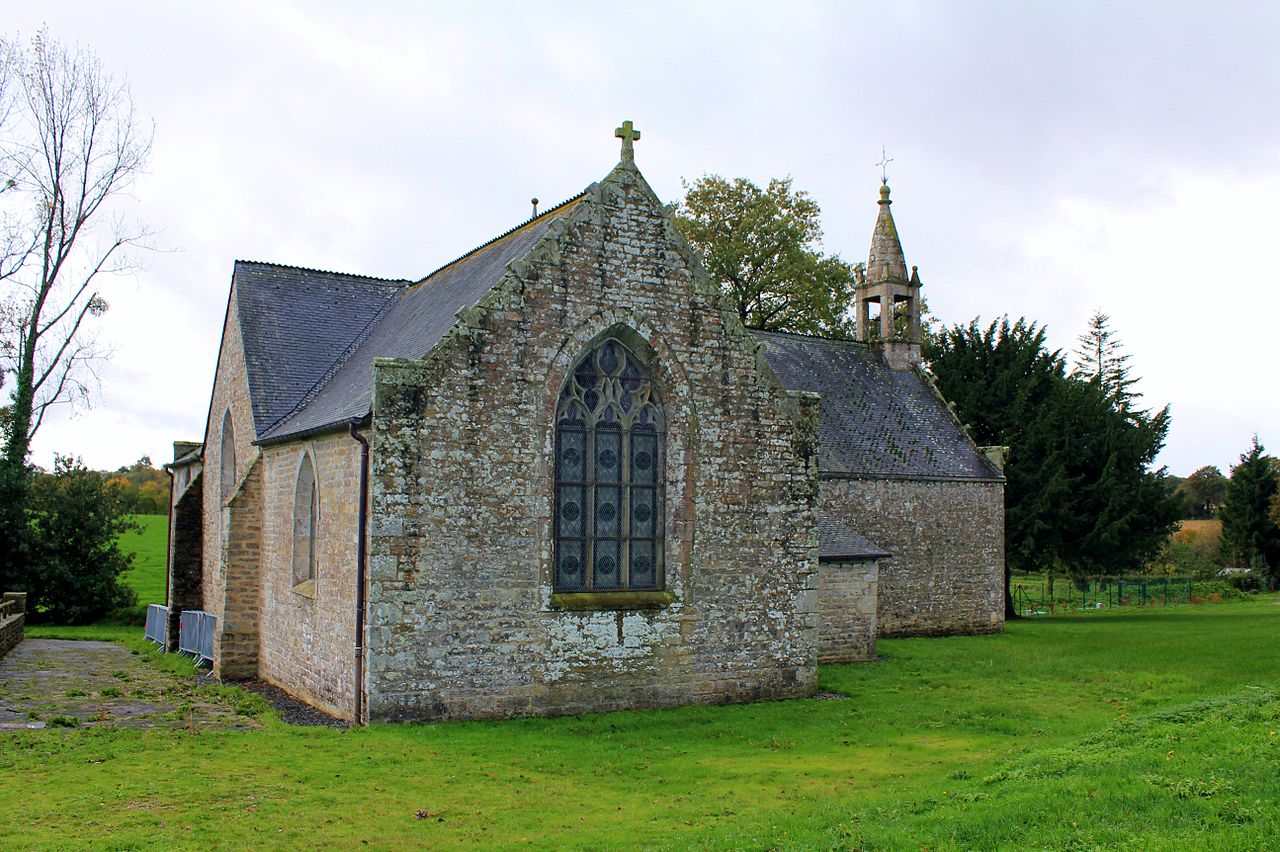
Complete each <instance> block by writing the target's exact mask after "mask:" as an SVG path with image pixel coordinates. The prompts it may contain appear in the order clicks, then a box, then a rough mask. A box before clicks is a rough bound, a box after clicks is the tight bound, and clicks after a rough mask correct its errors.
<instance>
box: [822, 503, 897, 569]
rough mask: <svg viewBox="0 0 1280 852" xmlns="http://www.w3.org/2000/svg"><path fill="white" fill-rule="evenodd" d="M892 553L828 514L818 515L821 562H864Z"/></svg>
mask: <svg viewBox="0 0 1280 852" xmlns="http://www.w3.org/2000/svg"><path fill="white" fill-rule="evenodd" d="M892 555H893V554H891V553H887V552H886V551H884V550H883V549H881V548H880V547H877V546H876V545H874V544H872V543H871V542H870V541H867V539H865V538H863V537H862V536H861V535H859V534H858V533H856V532H854V531H853V530H851V529H849V528H848V527H847V526H845V525H844V524H842V523H840V522H839V521H837V520H835V519H834V518H832V517H829V516H828V515H827V514H825V513H822V514H819V515H818V561H819V562H838V561H845V560H850V561H854V562H863V561H867V560H871V559H884V558H887V557H889V556H892Z"/></svg>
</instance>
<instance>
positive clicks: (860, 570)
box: [818, 559, 880, 663]
mask: <svg viewBox="0 0 1280 852" xmlns="http://www.w3.org/2000/svg"><path fill="white" fill-rule="evenodd" d="M879 573H880V562H879V560H876V559H868V560H857V561H854V560H839V561H831V562H822V563H820V564H819V566H818V662H819V663H853V662H860V661H862V660H870V659H871V658H872V657H874V656H875V654H876V601H877V598H878V594H877V589H876V586H877V582H878V579H879V578H878V575H879Z"/></svg>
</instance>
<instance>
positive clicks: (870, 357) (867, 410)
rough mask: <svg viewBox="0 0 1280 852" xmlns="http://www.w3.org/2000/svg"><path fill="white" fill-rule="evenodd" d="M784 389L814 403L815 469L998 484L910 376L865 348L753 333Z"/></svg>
mask: <svg viewBox="0 0 1280 852" xmlns="http://www.w3.org/2000/svg"><path fill="white" fill-rule="evenodd" d="M752 334H753V335H754V336H755V338H756V339H757V340H759V341H760V342H761V343H763V344H764V345H765V351H764V355H765V358H766V360H767V361H768V362H769V366H771V367H773V370H774V372H775V373H777V374H778V378H779V379H781V380H782V383H783V384H784V385H786V386H787V387H788V388H790V389H791V390H803V391H812V392H814V393H817V394H818V395H819V397H820V399H819V403H818V471H819V474H820V475H821V476H823V477H849V478H866V479H958V480H973V479H991V480H999V479H1002V478H1003V477H1002V475H1001V474H1000V473H999V472H998V471H996V469H995V468H994V467H992V466H991V463H990V462H989V461H987V459H986V457H985V456H983V454H982V452H981V451H980V450H979V449H978V448H977V446H976V445H975V444H974V443H973V441H972V440H971V439H970V438H969V436H968V435H967V434H966V433H965V431H964V429H963V428H962V427H961V425H960V423H959V422H958V421H957V420H956V418H955V416H954V415H953V414H952V413H951V411H950V409H948V407H947V404H946V403H945V402H944V401H943V399H942V397H941V396H939V395H938V393H937V391H936V390H935V389H934V388H933V386H932V385H931V384H930V383H929V381H928V379H927V378H925V377H924V376H923V375H922V374H921V373H919V372H918V371H917V370H894V369H891V368H890V367H889V365H888V364H887V363H886V362H885V361H884V359H882V358H880V357H879V356H878V355H876V354H875V353H874V352H872V351H871V349H870V348H869V347H868V346H867V344H865V343H857V342H855V341H851V340H830V339H827V338H824V337H808V336H805V335H799V334H788V333H783V332H767V331H753V332H752Z"/></svg>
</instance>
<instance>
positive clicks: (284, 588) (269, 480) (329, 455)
mask: <svg viewBox="0 0 1280 852" xmlns="http://www.w3.org/2000/svg"><path fill="white" fill-rule="evenodd" d="M304 452H305V453H309V454H310V455H311V457H312V461H313V463H314V464H315V472H316V485H317V487H318V489H319V519H318V522H317V526H316V568H315V582H314V583H313V584H312V585H311V587H310V588H308V587H307V586H306V585H305V584H304V585H302V586H295V585H294V583H293V501H294V492H295V489H296V487H297V479H298V468H299V466H300V465H301V463H302V454H303V453H304ZM359 489H360V445H359V444H357V443H356V442H355V440H354V439H352V438H351V437H350V436H349V435H347V434H346V433H345V432H343V433H336V434H332V435H325V436H322V437H318V438H315V439H313V440H309V441H303V442H297V443H289V444H282V445H276V446H270V447H266V448H265V449H264V451H263V496H264V502H265V504H266V505H267V506H269V507H271V508H270V511H268V512H267V513H266V516H265V518H264V523H263V528H262V612H261V615H260V617H259V624H258V629H259V635H260V648H261V651H260V654H259V658H258V676H259V677H260V678H262V679H263V680H266V681H269V682H270V683H273V684H275V685H277V686H279V687H281V688H282V689H284V690H285V691H287V692H289V693H291V694H293V695H295V696H297V697H299V698H302V699H304V700H306V701H307V702H309V703H311V704H313V705H316V706H318V707H321V708H323V709H325V710H326V711H328V712H329V713H332V714H334V715H336V716H340V717H342V718H344V719H350V718H352V716H353V713H354V702H355V618H356V603H355V589H356V579H355V578H356V536H357V526H358V521H359V518H358V514H359V508H360V494H359Z"/></svg>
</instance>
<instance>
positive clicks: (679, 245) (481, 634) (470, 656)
mask: <svg viewBox="0 0 1280 852" xmlns="http://www.w3.org/2000/svg"><path fill="white" fill-rule="evenodd" d="M616 135H617V136H618V137H620V138H621V139H622V157H621V161H620V162H619V163H618V164H617V166H615V167H614V169H613V170H612V171H611V172H609V174H608V175H607V176H605V177H604V178H603V179H602V180H601V181H599V182H598V183H593V184H591V185H590V186H588V187H587V188H586V189H585V190H584V191H583V192H581V193H580V194H578V195H575V196H574V197H572V198H570V199H569V200H567V201H565V202H563V203H562V204H560V205H558V206H556V207H554V208H552V209H550V210H547V211H545V212H543V213H540V214H537V215H535V216H534V217H533V218H531V219H529V220H528V221H526V222H524V223H522V224H520V225H518V226H516V227H515V228H513V229H511V230H510V231H507V232H506V233H504V234H501V235H499V236H497V237H495V238H494V239H493V240H491V241H489V242H488V243H485V244H484V245H482V246H480V247H478V248H475V249H473V250H471V251H469V252H467V253H466V254H464V255H462V256H461V257H459V258H458V259H457V260H454V261H453V262H451V263H449V264H446V265H445V266H443V267H441V268H440V269H438V270H436V271H435V272H433V273H431V274H430V275H427V276H426V277H425V278H421V279H415V280H408V279H406V280H386V279H377V278H369V277H364V276H359V275H348V274H339V273H334V272H322V271H317V270H312V269H304V268H298V267H291V266H282V265H279V264H274V263H258V262H246V261H237V262H236V264H235V267H234V271H233V274H232V278H231V289H230V295H229V298H228V302H227V311H226V318H225V321H224V324H223V329H222V343H221V348H220V351H219V355H218V361H217V366H216V373H215V377H214V382H213V391H212V398H211V401H210V406H209V413H208V420H207V425H206V429H205V438H204V441H203V444H202V445H193V444H186V443H179V444H176V445H175V456H176V458H175V460H174V462H172V463H171V464H170V465H169V466H168V467H169V469H170V471H171V473H172V474H173V497H172V502H171V524H170V528H171V532H170V559H169V588H168V599H167V601H166V604H167V607H168V609H167V614H168V620H167V625H166V626H165V627H164V628H163V629H164V630H165V632H166V634H167V636H166V638H165V639H164V640H163V641H166V642H167V643H168V644H169V645H170V646H171V647H177V646H178V644H179V640H180V636H179V624H180V623H181V624H186V621H185V620H184V613H186V614H198V615H200V617H201V618H202V619H204V621H203V622H201V623H203V624H207V625H208V626H209V628H208V629H209V630H210V631H211V634H210V637H209V647H210V650H209V651H208V652H207V655H208V656H209V657H210V662H211V664H212V667H213V671H214V673H215V674H217V675H219V676H221V677H224V678H233V679H247V678H258V679H261V680H264V681H268V682H270V683H273V684H276V685H278V686H280V687H282V688H283V689H285V690H286V691H288V692H290V693H292V694H294V695H295V696H298V697H299V698H302V699H303V700H305V701H307V702H310V703H312V704H313V705H315V706H317V707H320V708H322V709H324V710H327V711H329V712H330V713H333V714H336V715H338V716H340V717H343V718H346V719H350V720H355V721H357V722H367V721H379V720H400V719H419V720H427V719H462V718H468V719H475V718H500V717H510V716H522V715H547V714H564V713H579V712H590V711H603V710H614V709H620V708H635V707H670V706H675V705H681V704H688V703H698V702H701V703H712V702H735V701H752V700H758V699H770V698H789V697H799V696H807V695H812V694H813V693H814V692H815V690H816V688H817V665H818V663H825V662H847V661H854V660H865V659H869V658H870V657H871V656H873V654H874V649H875V639H876V637H877V636H878V635H879V636H908V635H932V634H949V633H979V632H990V631H998V630H1000V629H1002V626H1003V598H1002V595H1003V563H1004V552H1003V524H1004V505H1003V491H1004V480H1003V476H1002V474H1001V471H1000V468H999V466H998V464H997V462H996V460H995V459H996V457H995V456H994V454H993V455H992V457H991V458H989V457H988V455H987V454H986V453H984V451H983V450H982V449H980V448H979V447H977V446H975V445H974V443H973V441H972V440H970V438H969V436H968V435H967V433H966V432H965V430H964V428H963V427H962V425H961V424H960V423H959V422H958V421H957V420H956V419H955V417H954V415H953V414H952V412H951V410H950V409H949V408H948V406H947V404H946V402H945V401H944V400H943V399H942V398H941V396H940V395H939V394H938V391H937V390H936V388H935V387H934V385H933V383H932V382H931V381H930V379H929V376H928V374H927V373H926V372H925V370H924V368H923V367H922V365H921V360H920V343H921V339H920V323H919V314H920V299H919V294H920V279H919V276H918V274H917V273H916V271H915V269H914V268H913V269H912V270H911V272H910V273H909V274H908V271H907V266H906V263H905V261H904V258H903V253H902V247H901V245H900V242H899V239H898V234H897V230H896V227H895V225H894V220H893V215H892V213H891V212H890V205H891V201H890V198H889V187H888V185H887V184H886V185H884V186H882V187H881V189H880V199H879V205H878V214H877V217H876V222H875V227H874V230H873V236H872V242H871V251H870V256H869V259H868V262H867V266H866V270H865V274H864V275H863V276H862V277H861V279H860V280H859V282H858V287H857V307H856V310H857V312H858V313H857V320H858V323H857V327H858V333H859V339H858V340H856V341H846V340H828V339H823V338H818V337H808V336H801V335H795V334H784V333H766V332H758V331H752V330H749V329H746V328H744V327H743V326H742V324H741V323H740V322H739V320H738V317H737V315H736V313H735V312H734V310H733V309H732V308H731V307H730V306H728V304H727V303H726V302H725V301H723V300H722V298H721V295H720V293H719V291H718V289H717V287H716V285H715V283H714V282H712V281H710V280H709V279H708V278H707V276H706V274H705V273H704V272H703V270H702V268H701V266H700V261H699V259H698V257H697V254H696V252H695V251H693V250H692V249H691V248H690V246H689V245H688V244H687V243H686V242H685V241H684V240H683V239H682V238H681V236H680V234H679V233H678V232H677V230H676V228H675V225H674V224H673V221H672V218H671V210H672V208H671V207H670V206H666V205H664V204H663V203H662V202H661V201H660V200H659V199H658V198H657V197H656V196H655V195H654V193H653V190H652V189H650V187H649V185H648V183H646V181H645V179H644V177H643V176H642V175H641V173H640V171H639V169H638V168H637V167H636V164H635V159H634V147H633V143H634V142H635V140H638V139H639V137H640V133H639V132H638V131H636V130H635V129H634V128H633V126H632V124H631V123H630V122H626V123H624V124H623V126H622V127H621V128H619V129H618V130H617V132H616ZM875 312H878V324H879V333H878V334H875V333H872V328H871V324H872V321H873V315H874V314H875ZM895 317H905V322H903V321H901V320H900V321H898V322H895ZM202 629H203V628H202ZM188 638H190V637H188Z"/></svg>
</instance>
